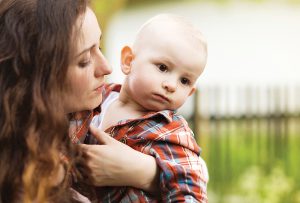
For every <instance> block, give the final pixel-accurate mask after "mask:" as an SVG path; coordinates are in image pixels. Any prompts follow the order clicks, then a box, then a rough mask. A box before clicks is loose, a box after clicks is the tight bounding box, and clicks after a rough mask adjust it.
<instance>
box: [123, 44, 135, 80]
mask: <svg viewBox="0 0 300 203" xmlns="http://www.w3.org/2000/svg"><path fill="white" fill-rule="evenodd" d="M133 58H134V56H133V53H132V49H131V48H130V47H129V46H125V47H123V49H122V51H121V70H122V72H123V73H124V74H125V75H128V74H129V73H130V71H131V62H132V60H133Z"/></svg>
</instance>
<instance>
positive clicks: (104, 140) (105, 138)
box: [90, 125, 113, 144]
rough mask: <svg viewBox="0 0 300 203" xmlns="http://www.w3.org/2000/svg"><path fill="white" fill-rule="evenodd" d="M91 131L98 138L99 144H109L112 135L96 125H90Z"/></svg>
mask: <svg viewBox="0 0 300 203" xmlns="http://www.w3.org/2000/svg"><path fill="white" fill-rule="evenodd" d="M90 132H91V134H92V135H93V136H94V137H95V138H96V140H97V141H98V143H99V144H109V143H110V142H111V139H113V138H112V137H110V136H109V134H107V133H105V132H103V131H101V130H99V129H97V128H96V127H95V126H93V125H90Z"/></svg>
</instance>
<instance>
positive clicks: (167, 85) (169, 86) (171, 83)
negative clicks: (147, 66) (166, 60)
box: [162, 80, 176, 92]
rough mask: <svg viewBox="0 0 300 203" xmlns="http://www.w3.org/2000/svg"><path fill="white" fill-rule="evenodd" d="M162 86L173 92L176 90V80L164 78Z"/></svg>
mask: <svg viewBox="0 0 300 203" xmlns="http://www.w3.org/2000/svg"><path fill="white" fill-rule="evenodd" d="M162 86H163V88H164V89H165V90H167V91H168V92H175V90H176V82H174V81H170V80H165V81H163V83H162Z"/></svg>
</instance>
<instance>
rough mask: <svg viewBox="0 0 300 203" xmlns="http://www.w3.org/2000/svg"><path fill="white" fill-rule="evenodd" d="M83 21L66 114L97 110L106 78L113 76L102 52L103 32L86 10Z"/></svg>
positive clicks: (69, 74) (71, 70)
mask: <svg viewBox="0 0 300 203" xmlns="http://www.w3.org/2000/svg"><path fill="white" fill-rule="evenodd" d="M80 20H82V21H80ZM80 20H79V21H80V23H82V24H81V28H82V29H81V36H80V37H79V40H78V42H74V43H77V44H78V45H77V51H76V52H75V53H76V54H75V56H74V60H73V61H72V63H71V65H70V66H69V67H68V72H67V88H66V89H67V92H66V97H65V100H66V102H65V110H66V112H67V113H72V112H77V111H83V110H91V109H94V108H95V107H97V106H98V105H99V104H100V103H101V101H102V95H101V91H102V86H103V84H104V76H105V75H107V74H110V73H111V68H110V67H109V65H108V62H107V60H106V58H105V57H104V56H103V54H102V52H101V49H100V48H99V47H100V40H101V29H100V27H99V25H98V22H97V19H96V16H95V14H94V13H93V11H92V10H91V9H89V8H87V10H86V12H85V14H84V16H83V18H80Z"/></svg>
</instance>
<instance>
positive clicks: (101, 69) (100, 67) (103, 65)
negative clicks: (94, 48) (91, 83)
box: [95, 51, 112, 77]
mask: <svg viewBox="0 0 300 203" xmlns="http://www.w3.org/2000/svg"><path fill="white" fill-rule="evenodd" d="M95 66H96V67H95V76H96V77H102V76H104V75H109V74H111V72H112V68H111V67H110V65H109V63H108V61H107V59H106V58H105V56H104V55H103V54H102V52H101V51H99V54H98V56H97V59H96V60H95Z"/></svg>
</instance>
